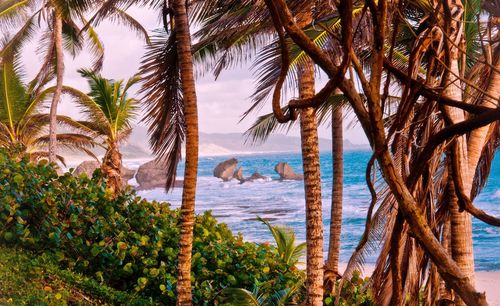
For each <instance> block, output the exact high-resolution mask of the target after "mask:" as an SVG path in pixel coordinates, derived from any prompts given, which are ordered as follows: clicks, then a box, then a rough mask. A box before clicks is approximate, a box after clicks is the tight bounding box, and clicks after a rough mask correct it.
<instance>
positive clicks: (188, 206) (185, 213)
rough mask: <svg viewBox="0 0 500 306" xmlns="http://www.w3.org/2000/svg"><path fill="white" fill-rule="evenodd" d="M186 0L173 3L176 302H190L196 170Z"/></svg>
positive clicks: (195, 117) (195, 122)
mask: <svg viewBox="0 0 500 306" xmlns="http://www.w3.org/2000/svg"><path fill="white" fill-rule="evenodd" d="M186 6H187V3H186V1H182V0H175V1H174V2H173V7H172V8H173V11H174V23H175V30H176V40H177V41H176V45H177V55H178V58H179V73H180V79H181V81H182V83H181V87H182V97H183V102H184V118H185V125H186V165H185V170H184V187H183V189H182V205H181V220H180V239H179V246H180V248H179V265H178V272H177V273H178V275H177V305H182V306H183V305H191V304H192V294H191V256H192V254H191V253H192V248H193V229H194V221H195V216H194V210H195V197H196V179H197V172H198V108H197V98H196V86H195V81H194V73H193V55H192V51H191V49H192V45H191V34H190V30H189V21H188V15H187V7H186Z"/></svg>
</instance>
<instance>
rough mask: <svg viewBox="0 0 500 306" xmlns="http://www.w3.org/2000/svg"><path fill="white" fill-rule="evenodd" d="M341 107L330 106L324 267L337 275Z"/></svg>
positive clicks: (339, 219) (340, 185) (339, 230)
mask: <svg viewBox="0 0 500 306" xmlns="http://www.w3.org/2000/svg"><path fill="white" fill-rule="evenodd" d="M342 121H343V116H342V108H341V107H336V106H332V168H333V177H332V210H331V213H330V241H329V247H328V259H327V262H326V267H327V269H328V270H329V272H331V273H333V275H335V276H338V275H339V256H340V234H341V231H342V191H343V180H344V143H343V142H344V136H343V131H342Z"/></svg>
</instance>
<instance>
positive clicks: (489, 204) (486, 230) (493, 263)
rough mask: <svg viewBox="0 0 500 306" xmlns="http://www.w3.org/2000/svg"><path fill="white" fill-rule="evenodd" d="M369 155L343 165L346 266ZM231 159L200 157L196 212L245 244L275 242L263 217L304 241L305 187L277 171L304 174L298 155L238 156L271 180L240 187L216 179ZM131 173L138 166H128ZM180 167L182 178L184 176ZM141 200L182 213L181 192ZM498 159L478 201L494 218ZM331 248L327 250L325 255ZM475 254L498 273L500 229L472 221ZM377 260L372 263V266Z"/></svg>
mask: <svg viewBox="0 0 500 306" xmlns="http://www.w3.org/2000/svg"><path fill="white" fill-rule="evenodd" d="M370 154H371V153H370V152H363V151H348V152H346V153H345V161H344V171H345V172H344V216H343V221H342V249H341V261H343V262H347V261H348V259H349V256H350V254H351V253H352V251H353V249H354V248H355V247H356V245H357V243H358V242H359V239H360V237H361V234H362V233H363V229H364V222H365V218H366V212H367V209H368V205H369V201H370V196H369V192H368V189H367V187H366V184H365V169H366V163H367V161H368V159H369V158H370ZM230 157H233V156H220V157H219V156H218V157H201V158H200V163H199V179H198V187H197V201H196V205H197V207H196V211H197V212H198V213H201V212H203V211H205V210H212V212H213V214H214V216H215V217H216V218H217V219H218V220H219V221H221V222H225V223H227V224H228V225H229V227H230V228H231V229H232V230H233V232H234V233H237V232H241V233H242V234H243V235H244V237H245V239H246V240H250V241H257V242H263V241H272V237H271V235H270V233H269V232H268V231H267V229H266V227H265V226H264V225H263V224H261V223H260V222H258V221H256V220H255V217H256V216H257V215H258V216H261V217H264V218H268V219H270V220H271V222H272V223H275V224H281V225H287V226H290V227H293V228H294V229H295V232H296V234H297V236H298V240H300V241H303V240H305V221H304V220H305V214H304V187H303V182H301V181H279V180H277V179H278V177H279V176H278V174H277V173H275V172H274V166H275V165H276V164H277V163H278V162H281V161H283V162H287V163H289V164H290V165H291V166H292V167H293V168H294V169H295V171H296V172H299V171H301V169H302V161H301V156H300V154H295V153H289V154H287V153H280V154H254V155H239V156H238V155H235V156H234V157H236V158H237V159H238V161H239V165H240V166H242V167H243V173H244V175H245V176H250V175H251V174H252V173H253V172H255V171H258V172H259V173H261V174H263V175H266V176H269V177H271V178H272V180H267V181H266V180H260V181H255V182H249V183H244V184H239V183H238V182H237V181H234V180H233V181H230V182H222V180H220V179H217V178H215V177H213V176H212V171H213V169H214V167H215V166H216V165H217V164H218V163H219V162H221V161H223V160H226V159H228V158H230ZM129 166H131V167H137V166H138V164H137V165H134V164H129ZM182 166H183V165H180V169H179V172H178V173H179V174H182V173H183V171H182ZM331 169H332V159H331V155H330V154H329V153H324V154H321V171H322V196H323V214H324V215H323V216H324V224H325V241H327V237H328V226H329V223H330V218H329V216H330V201H331V200H330V199H331V183H332V171H331ZM139 194H140V195H141V196H143V197H146V198H148V199H151V200H153V199H154V200H161V201H168V202H170V203H171V204H172V206H173V207H178V206H179V205H180V200H181V190H180V189H176V190H174V191H173V192H171V193H169V194H166V193H165V192H164V191H163V190H161V189H155V190H148V191H141V192H140V193H139ZM499 202H500V154H498V153H497V155H496V158H495V160H494V162H493V166H492V169H491V173H490V177H489V180H488V184H487V186H486V187H485V188H484V190H483V191H482V193H481V195H480V196H479V197H478V198H477V199H476V200H475V203H476V204H477V206H479V207H480V208H482V209H484V210H486V211H487V212H489V213H491V214H493V215H497V216H498V215H500V205H498V204H500V203H499ZM326 247H327V245H326V244H325V250H326V249H327V248H326ZM474 249H475V261H476V269H478V270H483V271H484V270H486V271H494V270H500V254H499V251H498V250H500V228H495V227H492V226H489V225H487V224H484V223H482V222H480V221H478V220H474ZM374 258H375V257H371V258H368V262H370V261H371V262H373V260H374Z"/></svg>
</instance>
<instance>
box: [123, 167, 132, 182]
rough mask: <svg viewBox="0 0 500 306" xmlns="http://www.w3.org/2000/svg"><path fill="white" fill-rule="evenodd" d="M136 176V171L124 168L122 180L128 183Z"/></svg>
mask: <svg viewBox="0 0 500 306" xmlns="http://www.w3.org/2000/svg"><path fill="white" fill-rule="evenodd" d="M134 175H135V170H132V169H128V168H125V167H122V180H123V182H128V181H129V180H131V179H132V178H133V177H134Z"/></svg>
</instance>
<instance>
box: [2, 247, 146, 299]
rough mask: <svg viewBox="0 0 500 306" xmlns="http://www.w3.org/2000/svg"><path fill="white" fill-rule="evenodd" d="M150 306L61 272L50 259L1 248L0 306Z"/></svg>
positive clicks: (96, 283)
mask: <svg viewBox="0 0 500 306" xmlns="http://www.w3.org/2000/svg"><path fill="white" fill-rule="evenodd" d="M103 304H111V305H123V304H128V305H149V304H151V302H149V301H148V300H146V299H141V298H138V297H136V296H133V295H131V294H128V293H126V292H122V291H117V290H114V289H112V288H109V287H107V286H104V285H103V284H100V283H99V282H97V281H96V280H94V279H92V278H89V277H85V276H83V275H81V274H77V273H74V272H71V271H68V270H62V269H60V268H59V267H57V265H55V264H54V263H53V261H52V260H51V259H50V258H49V257H47V256H36V255H34V254H31V253H30V252H27V251H23V250H20V249H14V248H6V247H0V305H40V306H42V305H103Z"/></svg>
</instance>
